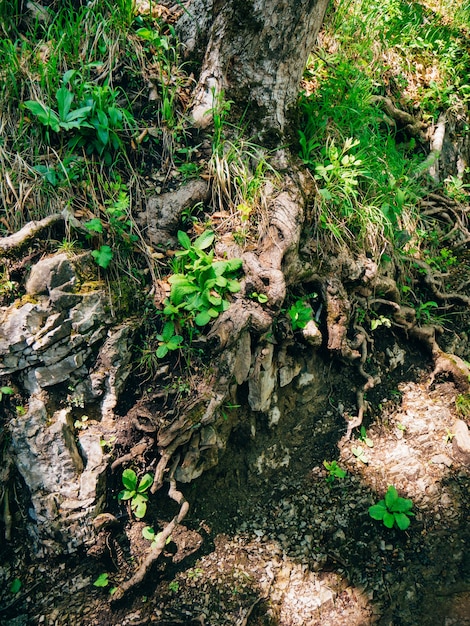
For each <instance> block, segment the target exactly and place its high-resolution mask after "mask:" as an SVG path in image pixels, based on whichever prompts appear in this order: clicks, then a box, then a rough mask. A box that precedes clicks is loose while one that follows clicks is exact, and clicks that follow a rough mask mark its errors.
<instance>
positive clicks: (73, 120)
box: [66, 107, 92, 128]
mask: <svg viewBox="0 0 470 626" xmlns="http://www.w3.org/2000/svg"><path fill="white" fill-rule="evenodd" d="M90 111H91V107H80V108H79V109H74V110H73V111H71V112H70V113H69V114H68V115H67V120H66V121H67V126H68V127H69V128H84V127H85V128H91V127H92V126H91V124H88V123H86V124H85V120H86V118H87V115H88V113H89V112H90Z"/></svg>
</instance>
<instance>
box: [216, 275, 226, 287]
mask: <svg viewBox="0 0 470 626" xmlns="http://www.w3.org/2000/svg"><path fill="white" fill-rule="evenodd" d="M227 282H228V281H227V279H226V278H225V276H217V278H216V279H215V284H216V285H217V287H222V288H223V287H226V286H227Z"/></svg>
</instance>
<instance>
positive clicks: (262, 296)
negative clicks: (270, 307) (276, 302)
mask: <svg viewBox="0 0 470 626" xmlns="http://www.w3.org/2000/svg"><path fill="white" fill-rule="evenodd" d="M250 298H253V300H257V301H258V302H259V303H260V304H266V302H267V301H268V296H267V295H266V294H265V293H256V291H253V293H251V294H250Z"/></svg>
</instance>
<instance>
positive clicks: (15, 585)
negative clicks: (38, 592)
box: [10, 578, 21, 593]
mask: <svg viewBox="0 0 470 626" xmlns="http://www.w3.org/2000/svg"><path fill="white" fill-rule="evenodd" d="M20 589H21V580H20V579H19V578H14V579H13V580H12V581H11V584H10V593H18V591H19V590H20Z"/></svg>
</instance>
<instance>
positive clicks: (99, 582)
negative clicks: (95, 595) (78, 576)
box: [93, 572, 109, 587]
mask: <svg viewBox="0 0 470 626" xmlns="http://www.w3.org/2000/svg"><path fill="white" fill-rule="evenodd" d="M93 585H94V586H95V587H107V586H108V585H109V574H108V573H107V572H103V573H102V574H100V575H99V576H98V578H97V579H96V580H95V582H94V583H93Z"/></svg>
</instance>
